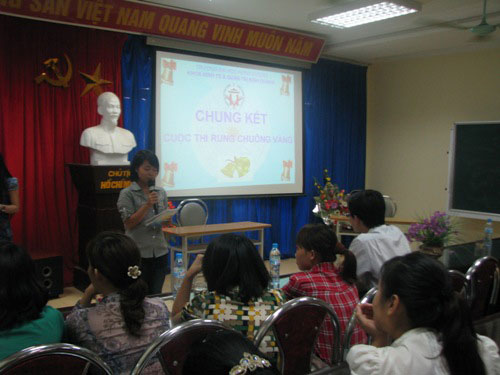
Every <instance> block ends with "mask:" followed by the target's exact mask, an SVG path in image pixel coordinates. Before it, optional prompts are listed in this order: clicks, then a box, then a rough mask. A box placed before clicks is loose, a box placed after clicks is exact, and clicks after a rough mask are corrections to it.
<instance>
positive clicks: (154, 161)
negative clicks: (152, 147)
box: [130, 150, 160, 181]
mask: <svg viewBox="0 0 500 375" xmlns="http://www.w3.org/2000/svg"><path fill="white" fill-rule="evenodd" d="M145 161H147V162H149V164H151V165H152V166H153V167H155V168H156V169H159V168H160V162H159V161H158V157H157V156H156V155H155V154H154V153H153V152H151V151H149V150H140V151H137V153H136V154H135V155H134V157H133V158H132V162H131V163H130V179H131V180H132V181H138V180H139V175H138V174H137V168H139V167H140V166H141V165H142V163H144V162H145Z"/></svg>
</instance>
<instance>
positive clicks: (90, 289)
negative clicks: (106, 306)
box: [84, 283, 97, 297]
mask: <svg viewBox="0 0 500 375" xmlns="http://www.w3.org/2000/svg"><path fill="white" fill-rule="evenodd" d="M84 293H85V294H86V295H88V296H91V297H93V296H95V295H96V294H97V292H96V290H95V286H94V284H92V283H90V285H89V286H88V287H87V288H86V289H85V292H84Z"/></svg>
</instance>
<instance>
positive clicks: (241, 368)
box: [229, 352, 271, 375]
mask: <svg viewBox="0 0 500 375" xmlns="http://www.w3.org/2000/svg"><path fill="white" fill-rule="evenodd" d="M264 367H271V363H270V362H269V361H268V360H267V359H264V358H261V357H259V356H258V355H256V354H250V353H247V352H244V353H243V358H242V359H240V363H239V364H237V365H236V366H234V367H233V368H232V369H231V370H230V371H229V375H244V374H246V373H247V371H249V372H254V371H255V370H257V368H264Z"/></svg>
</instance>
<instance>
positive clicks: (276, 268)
mask: <svg viewBox="0 0 500 375" xmlns="http://www.w3.org/2000/svg"><path fill="white" fill-rule="evenodd" d="M280 262H281V254H280V251H279V250H278V244H277V243H273V248H272V249H271V252H270V253H269V264H270V265H271V286H272V288H273V289H278V288H279V287H280Z"/></svg>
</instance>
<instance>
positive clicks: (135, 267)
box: [66, 232, 170, 374]
mask: <svg viewBox="0 0 500 375" xmlns="http://www.w3.org/2000/svg"><path fill="white" fill-rule="evenodd" d="M87 256H88V260H89V268H88V270H87V272H88V275H89V277H90V281H91V284H90V285H89V287H88V288H87V289H86V290H85V292H84V294H83V296H82V298H81V299H80V301H78V303H77V304H76V306H75V307H74V309H73V311H72V312H71V313H70V314H69V315H68V317H67V319H66V334H67V338H68V341H69V342H71V343H73V344H76V345H79V346H83V347H85V348H88V349H90V350H92V351H93V352H95V353H97V354H98V355H99V356H100V357H101V358H102V359H103V360H104V361H105V362H106V363H107V364H108V365H109V366H110V367H111V369H112V370H113V373H114V374H129V373H130V371H131V370H132V368H133V367H134V365H135V364H136V362H137V361H138V359H139V357H140V356H141V355H142V353H143V352H144V351H145V350H146V348H147V347H148V345H149V344H150V343H151V342H153V341H154V339H155V338H156V337H157V336H159V335H160V334H161V333H162V332H164V331H166V330H168V329H169V328H170V323H169V312H168V309H167V307H166V306H165V304H164V303H163V301H162V300H161V299H159V298H145V297H146V293H147V285H146V283H145V282H144V280H142V278H141V254H140V252H139V249H138V248H137V245H136V244H135V242H134V240H132V239H131V238H130V237H128V236H126V235H125V234H121V233H114V232H102V233H100V234H98V235H97V236H96V237H95V238H94V239H93V240H91V241H90V242H89V244H88V245H87ZM97 293H100V294H102V295H103V296H104V297H103V299H102V300H101V301H99V302H98V303H97V304H96V305H95V306H91V301H92V298H93V297H94V296H95V295H96V294H97ZM158 372H161V366H160V363H159V362H158V361H157V360H156V361H155V362H152V364H151V365H150V366H148V367H147V368H146V373H158Z"/></svg>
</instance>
